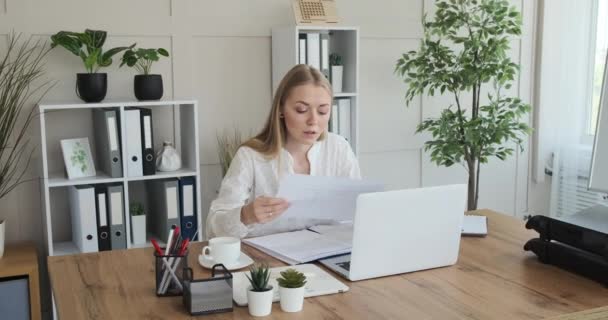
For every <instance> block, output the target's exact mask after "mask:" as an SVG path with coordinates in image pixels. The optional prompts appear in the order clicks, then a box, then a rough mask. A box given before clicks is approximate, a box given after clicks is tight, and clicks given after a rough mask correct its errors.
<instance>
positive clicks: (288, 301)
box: [277, 269, 306, 312]
mask: <svg viewBox="0 0 608 320" xmlns="http://www.w3.org/2000/svg"><path fill="white" fill-rule="evenodd" d="M277 282H278V283H279V295H280V297H281V300H280V301H281V302H280V304H281V310H283V311H285V312H299V311H301V310H302V306H303V305H304V285H305V284H306V276H305V275H304V274H303V273H302V272H299V271H297V270H295V269H287V270H285V271H282V272H281V277H280V278H278V279H277Z"/></svg>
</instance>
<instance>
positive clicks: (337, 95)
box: [334, 92, 357, 98]
mask: <svg viewBox="0 0 608 320" xmlns="http://www.w3.org/2000/svg"><path fill="white" fill-rule="evenodd" d="M356 96H357V93H355V92H338V93H335V92H334V98H347V97H356Z"/></svg>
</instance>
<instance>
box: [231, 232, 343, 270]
mask: <svg viewBox="0 0 608 320" xmlns="http://www.w3.org/2000/svg"><path fill="white" fill-rule="evenodd" d="M243 242H244V243H246V244H249V245H251V246H253V247H255V248H257V249H259V250H260V251H262V252H264V253H267V254H269V255H271V256H273V257H275V258H277V259H279V260H282V261H283V262H286V263H288V264H291V265H294V264H298V263H304V262H309V261H314V260H318V259H321V258H325V257H329V256H333V255H338V254H344V253H349V252H350V250H351V248H352V243H351V242H343V241H339V240H337V239H333V238H331V237H327V236H325V235H323V234H319V233H316V232H313V231H309V230H300V231H293V232H285V233H277V234H272V235H268V236H263V237H257V238H249V239H244V240H243Z"/></svg>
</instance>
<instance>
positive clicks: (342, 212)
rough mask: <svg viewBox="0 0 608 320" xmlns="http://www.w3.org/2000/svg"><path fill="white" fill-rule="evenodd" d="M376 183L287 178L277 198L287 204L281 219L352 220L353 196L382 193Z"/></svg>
mask: <svg viewBox="0 0 608 320" xmlns="http://www.w3.org/2000/svg"><path fill="white" fill-rule="evenodd" d="M383 189H384V187H383V186H382V185H381V184H378V183H372V182H369V181H365V180H354V179H349V178H343V177H318V176H309V175H297V174H296V175H288V176H286V177H285V178H284V179H282V180H281V183H280V185H279V191H278V193H277V195H276V196H277V197H279V198H284V199H286V200H287V201H288V202H289V208H288V209H287V210H286V211H285V213H283V215H282V216H281V219H288V218H297V219H325V220H333V221H349V220H353V217H354V215H355V208H356V203H357V196H358V195H359V194H361V193H368V192H378V191H382V190H383Z"/></svg>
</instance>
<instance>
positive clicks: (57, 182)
mask: <svg viewBox="0 0 608 320" xmlns="http://www.w3.org/2000/svg"><path fill="white" fill-rule="evenodd" d="M121 181H123V178H112V177H110V176H108V175H106V174H104V173H103V172H101V171H100V172H99V174H98V175H96V176H94V177H86V178H77V179H68V178H67V177H66V176H65V174H64V173H51V174H49V187H50V188H54V187H66V186H77V185H82V184H99V183H114V182H121Z"/></svg>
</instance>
